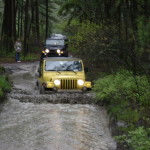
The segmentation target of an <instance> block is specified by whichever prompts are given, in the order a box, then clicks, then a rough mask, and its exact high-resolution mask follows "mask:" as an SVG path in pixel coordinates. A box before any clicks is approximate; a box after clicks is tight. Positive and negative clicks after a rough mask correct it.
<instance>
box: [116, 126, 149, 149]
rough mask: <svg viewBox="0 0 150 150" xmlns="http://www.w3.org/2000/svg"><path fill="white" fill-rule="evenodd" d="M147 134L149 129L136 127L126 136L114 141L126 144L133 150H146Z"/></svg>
mask: <svg viewBox="0 0 150 150" xmlns="http://www.w3.org/2000/svg"><path fill="white" fill-rule="evenodd" d="M149 134H150V128H148V129H144V127H138V128H136V129H135V130H132V131H129V132H128V134H124V135H121V136H117V137H116V140H117V141H118V142H120V143H126V144H127V145H128V146H129V147H131V148H132V149H133V150H148V149H150V138H149Z"/></svg>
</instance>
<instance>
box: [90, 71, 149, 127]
mask: <svg viewBox="0 0 150 150" xmlns="http://www.w3.org/2000/svg"><path fill="white" fill-rule="evenodd" d="M93 90H94V91H95V92H96V97H97V101H103V102H104V103H106V104H108V112H109V113H110V114H111V115H112V116H113V117H115V118H116V119H117V120H119V121H124V122H127V123H128V125H132V124H135V123H137V122H138V120H139V119H140V118H141V117H142V115H144V114H143V112H145V109H146V108H149V107H150V102H149V101H150V99H149V98H150V92H149V91H150V85H149V82H148V79H147V78H146V76H144V75H143V76H135V75H133V74H132V73H131V72H128V71H126V70H122V71H119V72H117V73H116V74H113V75H109V76H106V77H104V78H102V79H98V80H97V81H96V82H95V85H94V87H93Z"/></svg>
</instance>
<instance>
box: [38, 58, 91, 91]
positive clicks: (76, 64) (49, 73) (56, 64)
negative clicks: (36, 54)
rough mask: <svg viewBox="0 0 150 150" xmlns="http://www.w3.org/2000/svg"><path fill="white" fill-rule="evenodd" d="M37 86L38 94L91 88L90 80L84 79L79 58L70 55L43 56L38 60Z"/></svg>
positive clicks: (83, 70) (83, 71)
mask: <svg viewBox="0 0 150 150" xmlns="http://www.w3.org/2000/svg"><path fill="white" fill-rule="evenodd" d="M38 72H39V77H38V80H37V86H38V89H39V91H40V94H44V93H45V92H46V91H55V92H57V91H59V90H77V91H83V92H85V91H87V90H91V82H90V81H86V79H85V69H84V65H83V62H82V60H81V59H79V58H72V57H45V58H43V59H42V60H41V62H40V67H39V69H38Z"/></svg>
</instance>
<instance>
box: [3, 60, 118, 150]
mask: <svg viewBox="0 0 150 150" xmlns="http://www.w3.org/2000/svg"><path fill="white" fill-rule="evenodd" d="M38 64H39V62H31V63H11V64H10V63H5V64H1V65H2V66H4V67H5V68H6V71H7V73H8V74H9V77H10V80H11V81H12V82H13V89H12V91H11V92H10V93H9V94H8V100H7V101H6V102H5V103H4V104H3V105H1V106H0V145H1V148H0V149H2V150H16V149H17V150H27V149H28V150H116V142H115V141H114V139H113V138H112V136H111V129H110V128H109V118H108V116H107V113H106V110H105V109H104V108H103V107H99V106H96V105H94V104H93V99H94V94H93V93H92V92H87V93H80V92H70V91H69V92H63V91H61V92H59V93H46V94H43V95H40V94H39V91H38V90H36V89H35V85H36V80H37V77H36V73H37V69H38Z"/></svg>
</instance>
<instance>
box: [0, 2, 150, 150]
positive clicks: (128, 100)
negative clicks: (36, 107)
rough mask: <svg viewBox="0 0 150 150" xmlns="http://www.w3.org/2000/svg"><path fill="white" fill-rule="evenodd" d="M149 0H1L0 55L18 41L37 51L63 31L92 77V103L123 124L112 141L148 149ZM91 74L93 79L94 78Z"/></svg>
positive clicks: (10, 51) (25, 50)
mask: <svg viewBox="0 0 150 150" xmlns="http://www.w3.org/2000/svg"><path fill="white" fill-rule="evenodd" d="M149 8H150V1H149V0H11V1H10V0H0V18H1V21H0V35H1V37H0V55H1V56H0V58H1V57H6V56H8V55H10V56H12V54H13V52H14V42H15V40H16V39H17V38H20V39H21V41H22V42H23V46H24V48H23V55H24V56H27V55H28V54H32V53H40V48H41V46H42V44H43V42H44V40H45V38H46V37H48V36H50V34H51V33H62V34H65V35H66V36H67V37H68V38H69V51H70V53H71V54H73V55H75V56H79V57H81V58H82V59H83V60H84V61H85V62H86V64H87V66H88V68H89V76H90V78H91V79H92V80H93V82H94V86H93V91H94V92H95V93H96V100H95V103H98V104H99V103H101V104H102V105H105V106H106V108H107V110H108V113H109V115H110V117H112V118H113V120H114V121H115V122H119V123H121V124H123V125H122V126H120V127H118V128H119V130H120V135H117V136H116V140H118V142H119V143H122V144H123V145H124V147H125V148H126V149H131V150H132V149H133V150H148V149H149V148H150V112H149V110H150V9H149ZM92 71H93V72H94V71H97V72H94V73H95V76H96V79H95V78H93V77H95V76H93V74H90V72H91V73H93V72H92Z"/></svg>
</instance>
